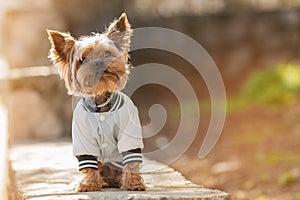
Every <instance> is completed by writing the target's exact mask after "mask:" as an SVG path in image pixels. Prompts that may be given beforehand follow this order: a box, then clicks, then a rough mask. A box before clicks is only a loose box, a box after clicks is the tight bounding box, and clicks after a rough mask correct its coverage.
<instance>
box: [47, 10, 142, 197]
mask: <svg viewBox="0 0 300 200" xmlns="http://www.w3.org/2000/svg"><path fill="white" fill-rule="evenodd" d="M48 35H49V40H50V42H51V45H52V46H51V49H50V54H49V58H50V59H51V60H52V61H53V63H54V64H55V65H56V66H57V67H58V69H59V74H60V76H61V78H62V79H64V81H65V84H66V87H67V90H68V93H69V94H70V95H74V96H80V97H81V99H80V100H79V102H78V103H77V106H76V108H75V110H74V114H73V122H72V140H73V153H74V156H76V158H77V159H78V161H79V170H80V171H81V172H82V173H83V174H84V175H85V176H84V179H83V181H82V182H81V183H79V185H78V187H77V191H79V192H87V191H99V190H101V188H103V187H119V188H121V189H122V190H139V191H140V190H145V188H146V186H145V184H144V181H143V178H142V176H141V173H140V164H141V162H142V154H141V149H142V148H143V140H142V132H141V125H140V121H139V117H138V111H137V108H136V107H135V106H134V104H133V103H132V101H131V100H130V98H129V97H127V96H126V95H125V94H123V93H121V92H120V91H121V90H122V89H123V88H124V87H125V85H126V82H127V80H128V74H129V70H130V67H129V64H128V58H129V54H128V52H129V48H130V38H131V35H132V29H131V26H130V24H129V22H128V20H127V16H126V14H125V13H123V14H122V15H121V16H120V18H119V19H118V20H115V21H114V22H113V23H112V24H111V25H110V26H109V28H108V30H107V31H106V32H105V33H102V34H99V33H93V34H91V35H90V36H84V37H81V38H79V39H78V40H75V39H74V38H73V37H72V36H71V35H70V34H68V33H61V32H58V31H51V30H48Z"/></svg>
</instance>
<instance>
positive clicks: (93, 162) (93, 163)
mask: <svg viewBox="0 0 300 200" xmlns="http://www.w3.org/2000/svg"><path fill="white" fill-rule="evenodd" d="M76 158H77V159H78V162H79V171H81V170H83V169H84V168H93V169H98V161H97V158H96V157H94V156H91V155H80V156H76Z"/></svg>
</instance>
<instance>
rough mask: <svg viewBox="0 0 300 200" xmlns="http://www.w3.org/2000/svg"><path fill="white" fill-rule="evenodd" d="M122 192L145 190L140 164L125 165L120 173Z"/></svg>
mask: <svg viewBox="0 0 300 200" xmlns="http://www.w3.org/2000/svg"><path fill="white" fill-rule="evenodd" d="M121 189H122V190H136V191H143V190H145V189H146V186H145V184H144V179H143V177H142V176H141V173H140V163H138V162H131V163H127V164H126V165H125V167H124V169H123V173H122V186H121Z"/></svg>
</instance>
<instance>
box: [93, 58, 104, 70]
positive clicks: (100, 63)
mask: <svg viewBox="0 0 300 200" xmlns="http://www.w3.org/2000/svg"><path fill="white" fill-rule="evenodd" d="M95 67H96V69H101V68H103V67H104V63H103V62H102V61H101V60H98V61H96V62H95Z"/></svg>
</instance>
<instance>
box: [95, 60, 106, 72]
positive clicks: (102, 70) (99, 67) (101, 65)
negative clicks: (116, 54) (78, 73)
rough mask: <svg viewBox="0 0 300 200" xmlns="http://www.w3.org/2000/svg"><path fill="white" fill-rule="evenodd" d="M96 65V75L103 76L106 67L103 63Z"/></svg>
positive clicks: (99, 62)
mask: <svg viewBox="0 0 300 200" xmlns="http://www.w3.org/2000/svg"><path fill="white" fill-rule="evenodd" d="M94 65H95V69H96V74H98V75H101V74H102V73H103V72H104V71H105V66H104V63H103V62H102V61H100V60H98V61H95V63H94Z"/></svg>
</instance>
